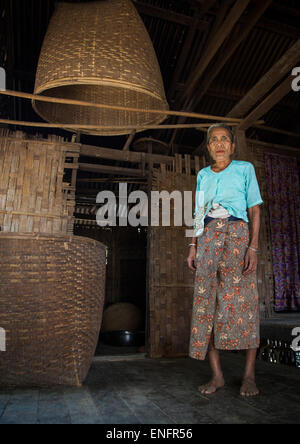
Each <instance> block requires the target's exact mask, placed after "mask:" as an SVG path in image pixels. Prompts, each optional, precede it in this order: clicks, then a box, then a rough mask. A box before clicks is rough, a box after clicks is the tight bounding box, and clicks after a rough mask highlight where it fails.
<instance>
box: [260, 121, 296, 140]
mask: <svg viewBox="0 0 300 444" xmlns="http://www.w3.org/2000/svg"><path fill="white" fill-rule="evenodd" d="M298 125H299V123H298ZM253 127H254V128H258V129H261V130H264V131H269V132H271V133H277V134H282V135H283V136H288V137H296V138H300V133H293V132H292V131H285V130H282V129H278V128H273V127H271V126H266V125H253Z"/></svg>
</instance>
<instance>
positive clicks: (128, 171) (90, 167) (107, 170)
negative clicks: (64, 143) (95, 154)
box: [79, 163, 144, 177]
mask: <svg viewBox="0 0 300 444" xmlns="http://www.w3.org/2000/svg"><path fill="white" fill-rule="evenodd" d="M79 170H80V171H90V172H93V173H103V174H120V175H125V176H134V177H143V176H144V175H143V172H142V170H140V169H135V168H122V167H116V166H109V165H97V164H90V163H79Z"/></svg>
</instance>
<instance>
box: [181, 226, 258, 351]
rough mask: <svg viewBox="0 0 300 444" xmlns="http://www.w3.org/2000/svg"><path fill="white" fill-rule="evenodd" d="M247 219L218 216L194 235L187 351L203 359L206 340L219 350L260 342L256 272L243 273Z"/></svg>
mask: <svg viewBox="0 0 300 444" xmlns="http://www.w3.org/2000/svg"><path fill="white" fill-rule="evenodd" d="M248 244H249V227H248V223H247V222H245V221H243V220H237V221H228V220H227V219H221V218H217V219H214V220H212V221H210V222H209V223H208V225H207V226H206V227H205V228H204V231H203V235H202V236H201V237H200V238H199V239H198V246H197V256H196V267H197V271H196V275H195V289H194V301H193V313H192V321H191V336H190V348H189V356H190V357H191V358H194V359H199V360H203V359H205V356H206V353H207V350H208V345H209V342H210V341H212V343H213V345H214V347H215V348H216V349H220V350H241V349H249V348H258V347H259V301H258V292H257V282H256V272H254V273H250V274H249V275H248V276H247V277H246V276H244V275H243V274H242V270H243V269H244V257H245V254H246V250H247V247H248Z"/></svg>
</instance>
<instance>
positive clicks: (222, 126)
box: [206, 123, 234, 144]
mask: <svg viewBox="0 0 300 444" xmlns="http://www.w3.org/2000/svg"><path fill="white" fill-rule="evenodd" d="M215 128H224V129H226V130H227V131H228V132H229V134H230V139H231V143H233V142H234V135H233V131H232V129H231V128H230V126H228V125H226V123H215V124H214V125H211V126H210V127H209V128H208V131H207V138H206V142H207V144H209V139H210V135H211V132H212V131H213V130H214V129H215Z"/></svg>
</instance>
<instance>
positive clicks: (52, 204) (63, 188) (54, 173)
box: [0, 130, 79, 234]
mask: <svg viewBox="0 0 300 444" xmlns="http://www.w3.org/2000/svg"><path fill="white" fill-rule="evenodd" d="M78 157H79V148H77V147H76V146H74V145H71V144H70V145H65V144H64V145H62V138H59V137H56V136H50V137H49V139H48V140H44V139H43V140H27V139H26V138H25V135H24V134H23V133H22V132H17V133H9V132H8V131H7V130H2V131H0V229H1V231H3V232H13V233H17V232H21V233H28V232H31V233H49V234H54V233H72V232H73V224H74V220H73V213H74V206H75V187H76V173H77V169H78ZM68 170H69V174H67V172H68ZM65 177H69V179H68V181H67V180H66V179H65Z"/></svg>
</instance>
